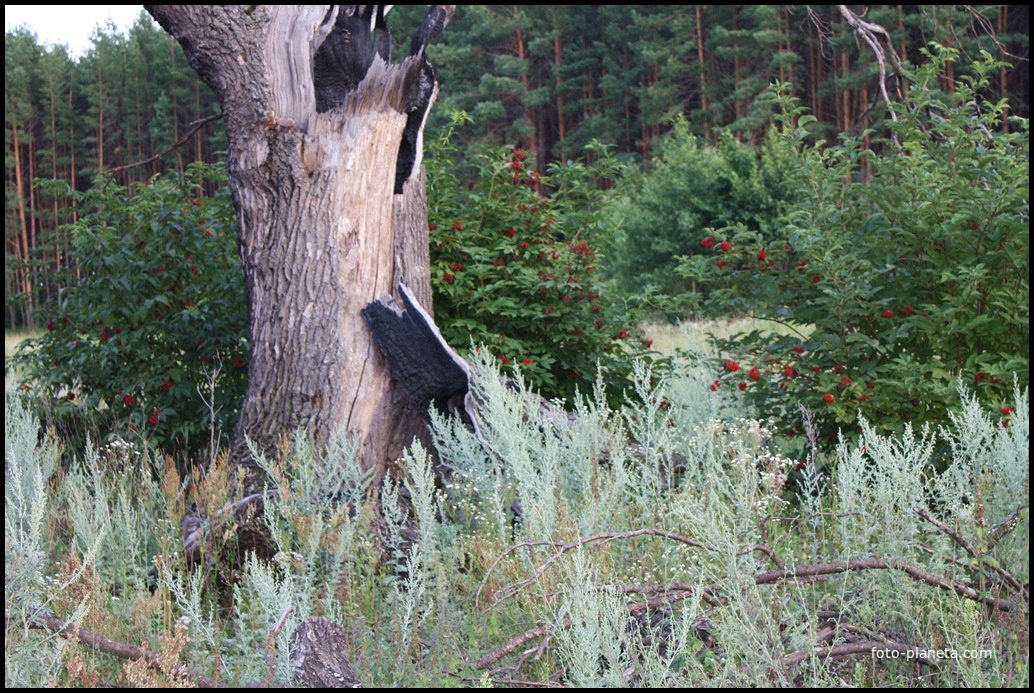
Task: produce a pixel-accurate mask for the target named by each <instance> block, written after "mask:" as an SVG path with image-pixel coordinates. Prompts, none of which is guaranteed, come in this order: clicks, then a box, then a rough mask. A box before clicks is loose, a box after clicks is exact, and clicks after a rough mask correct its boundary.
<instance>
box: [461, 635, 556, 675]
mask: <svg viewBox="0 0 1034 693" xmlns="http://www.w3.org/2000/svg"><path fill="white" fill-rule="evenodd" d="M552 633H553V628H552V627H551V626H543V627H541V628H535V629H534V630H529V631H527V632H526V633H521V634H520V635H518V636H517V637H516V638H512V639H511V640H509V641H508V642H507V643H506V644H505V645H503V646H502V647H500V648H499V649H498V650H496V651H495V652H493V653H492V654H488V655H485V656H484V657H482V658H481V659H479V660H478V661H476V662H474V666H475V667H477V668H478V669H487V668H488V667H490V666H492V665H493V664H495V663H496V662H498V661H499V660H500V659H502V658H503V657H505V656H506V655H508V654H510V653H511V652H515V651H516V650H519V649H520V648H521V647H524V646H525V645H527V644H528V643H529V642H531V641H532V640H535V639H536V638H541V637H543V636H547V635H552Z"/></svg>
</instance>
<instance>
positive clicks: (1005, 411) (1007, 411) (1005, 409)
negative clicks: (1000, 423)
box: [1002, 407, 1012, 416]
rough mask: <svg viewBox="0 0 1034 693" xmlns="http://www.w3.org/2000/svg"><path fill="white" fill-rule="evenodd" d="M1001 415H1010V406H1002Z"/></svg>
mask: <svg viewBox="0 0 1034 693" xmlns="http://www.w3.org/2000/svg"><path fill="white" fill-rule="evenodd" d="M1002 416H1012V408H1011V407H1002Z"/></svg>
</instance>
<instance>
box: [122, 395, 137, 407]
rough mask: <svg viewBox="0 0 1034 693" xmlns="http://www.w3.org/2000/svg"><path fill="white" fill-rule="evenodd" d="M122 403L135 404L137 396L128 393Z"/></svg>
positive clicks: (129, 405)
mask: <svg viewBox="0 0 1034 693" xmlns="http://www.w3.org/2000/svg"><path fill="white" fill-rule="evenodd" d="M122 404H124V405H126V406H127V407H132V406H135V405H136V397H134V396H133V395H126V396H125V397H123V398H122Z"/></svg>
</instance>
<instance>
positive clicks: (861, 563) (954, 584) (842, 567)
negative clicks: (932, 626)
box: [754, 558, 1015, 611]
mask: <svg viewBox="0 0 1034 693" xmlns="http://www.w3.org/2000/svg"><path fill="white" fill-rule="evenodd" d="M860 570H900V571H901V572H903V573H905V574H906V575H908V576H909V577H911V578H913V579H915V580H918V581H920V582H925V583H926V584H928V585H931V586H933V587H939V588H941V589H943V590H947V591H949V592H955V593H956V594H958V595H959V596H961V597H965V598H966V599H972V600H973V601H976V602H980V603H981V604H984V605H986V606H990V607H994V608H996V609H1000V610H1002V611H1012V610H1013V609H1014V608H1015V607H1014V605H1013V603H1012V602H1010V601H1009V600H1007V599H999V598H997V597H991V596H989V595H984V594H981V593H980V592H978V591H977V590H975V589H973V588H972V587H970V586H969V585H966V584H964V583H961V582H959V581H957V580H949V579H948V578H945V577H941V576H940V575H934V574H933V573H930V572H927V571H925V570H923V569H922V568H920V567H919V566H917V565H913V564H911V563H907V562H905V561H902V560H900V559H897V558H888V559H883V558H864V559H861V560H857V561H844V562H840V563H819V564H816V565H806V566H798V567H794V568H790V569H787V570H773V571H769V572H767V573H758V574H757V575H755V576H754V582H755V584H758V585H766V584H773V583H777V582H783V581H785V580H793V579H797V578H802V577H814V576H819V575H836V574H838V573H847V572H855V571H860Z"/></svg>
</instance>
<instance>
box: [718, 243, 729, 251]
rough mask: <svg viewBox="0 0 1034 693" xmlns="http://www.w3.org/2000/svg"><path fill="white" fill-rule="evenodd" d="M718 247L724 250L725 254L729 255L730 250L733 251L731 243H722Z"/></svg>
mask: <svg viewBox="0 0 1034 693" xmlns="http://www.w3.org/2000/svg"><path fill="white" fill-rule="evenodd" d="M718 247H719V248H721V249H722V252H723V253H727V252H729V251H730V250H732V243H730V242H729V241H722V242H721V243H719V244H718Z"/></svg>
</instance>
